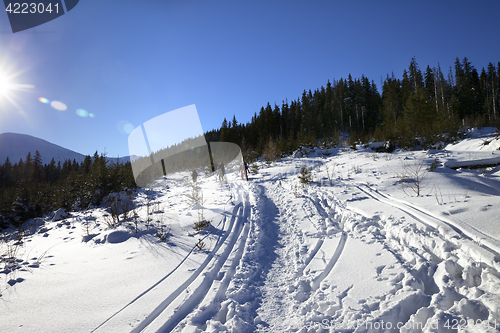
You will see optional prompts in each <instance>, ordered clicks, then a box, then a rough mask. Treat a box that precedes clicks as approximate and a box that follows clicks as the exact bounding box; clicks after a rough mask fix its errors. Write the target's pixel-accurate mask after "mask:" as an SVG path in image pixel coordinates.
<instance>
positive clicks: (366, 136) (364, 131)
mask: <svg viewBox="0 0 500 333" xmlns="http://www.w3.org/2000/svg"><path fill="white" fill-rule="evenodd" d="M499 85H500V62H499V63H498V65H497V66H495V65H494V64H493V63H489V64H488V66H487V68H482V70H481V71H480V73H479V72H478V71H477V70H476V69H475V68H474V66H472V64H471V62H470V61H469V60H468V59H467V58H464V59H463V60H460V59H458V58H457V59H456V61H455V63H454V68H452V67H450V68H449V72H448V75H447V76H446V77H445V75H444V74H443V71H442V70H441V67H440V65H439V64H438V66H437V67H430V66H427V67H426V69H425V71H422V70H421V69H420V67H419V66H418V64H417V61H416V59H415V58H413V59H411V62H410V65H409V67H408V69H405V70H404V71H403V75H402V77H401V78H396V77H395V76H394V73H392V75H387V77H386V78H385V80H384V81H383V82H382V87H381V88H382V89H381V90H382V92H381V93H380V92H379V90H378V88H377V86H376V84H375V82H374V81H373V80H369V79H368V78H367V77H366V76H364V75H362V76H361V78H359V79H357V78H352V76H351V75H349V76H348V77H347V79H342V78H341V79H340V80H333V81H332V82H330V81H328V82H327V83H326V87H325V86H321V87H320V88H319V89H316V90H314V91H311V90H304V91H303V93H302V96H301V97H300V98H298V99H296V100H294V101H291V102H288V100H286V101H283V102H282V103H281V105H276V104H275V105H273V106H271V104H269V103H267V105H266V106H265V107H262V108H261V109H260V111H259V113H258V114H257V112H256V113H254V115H253V117H252V119H251V121H250V122H248V123H247V124H240V123H238V121H237V120H236V117H235V116H233V119H232V120H231V121H227V119H224V120H223V122H222V125H221V127H220V128H219V129H215V130H212V131H209V132H207V133H206V137H207V141H219V140H220V141H229V142H234V143H236V144H238V145H240V146H241V147H242V149H243V150H244V151H246V152H254V157H255V156H260V155H262V154H263V153H264V152H265V151H266V149H269V148H270V147H276V148H277V150H278V151H279V152H280V153H289V152H291V151H293V150H295V149H297V148H298V147H299V146H301V145H307V144H312V145H318V144H321V143H323V144H328V145H330V146H331V145H337V144H339V143H340V140H341V136H343V135H345V134H348V135H349V137H350V141H351V144H354V143H356V142H366V141H368V140H379V141H390V142H391V143H392V144H393V145H396V146H400V147H402V148H406V149H408V148H410V147H412V146H415V145H416V144H420V145H429V144H431V143H435V142H438V141H446V140H450V139H452V138H453V137H454V136H455V135H456V133H457V131H458V130H459V129H460V128H461V127H465V126H498V125H499V123H500V116H499V106H500V101H499V96H498V87H499ZM246 155H247V158H248V156H249V155H248V154H246ZM250 158H251V157H250Z"/></svg>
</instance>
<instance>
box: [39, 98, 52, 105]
mask: <svg viewBox="0 0 500 333" xmlns="http://www.w3.org/2000/svg"><path fill="white" fill-rule="evenodd" d="M38 100H39V101H40V102H42V103H43V104H49V103H50V101H49V100H48V99H46V98H45V97H39V98H38Z"/></svg>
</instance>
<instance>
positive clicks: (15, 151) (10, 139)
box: [0, 133, 129, 164]
mask: <svg viewBox="0 0 500 333" xmlns="http://www.w3.org/2000/svg"><path fill="white" fill-rule="evenodd" d="M37 150H38V151H39V152H40V155H42V161H43V164H49V163H50V161H51V160H52V158H54V160H55V161H56V163H57V162H61V163H63V162H64V161H66V160H68V159H69V160H71V161H73V160H76V161H77V162H78V163H81V162H83V160H84V159H85V155H83V154H80V153H77V152H74V151H72V150H69V149H66V148H63V147H61V146H58V145H56V144H53V143H50V142H48V141H45V140H42V139H40V138H36V137H34V136H31V135H26V134H17V133H2V134H0V164H4V163H5V159H6V158H7V156H8V157H9V160H10V163H12V164H14V163H17V162H19V160H20V159H21V158H22V159H23V161H24V160H25V158H26V155H28V153H29V152H31V156H33V155H34V154H35V152H36V151H37ZM109 160H110V161H113V162H114V161H116V158H109ZM128 160H129V158H128V157H122V158H120V161H122V162H127V161H128Z"/></svg>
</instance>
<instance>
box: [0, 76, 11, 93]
mask: <svg viewBox="0 0 500 333" xmlns="http://www.w3.org/2000/svg"><path fill="white" fill-rule="evenodd" d="M9 90H11V83H10V82H9V79H8V78H7V77H6V76H5V75H4V74H2V73H0V96H4V95H7V94H8V92H9Z"/></svg>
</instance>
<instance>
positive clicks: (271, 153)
mask: <svg viewBox="0 0 500 333" xmlns="http://www.w3.org/2000/svg"><path fill="white" fill-rule="evenodd" d="M262 156H263V157H264V158H265V159H266V161H267V162H273V161H276V160H277V159H278V157H279V156H280V151H279V149H278V146H277V145H276V142H274V141H273V139H269V142H268V143H267V144H266V147H265V148H264V151H263V152H262Z"/></svg>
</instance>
